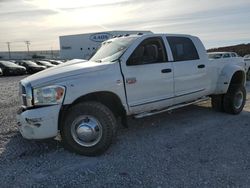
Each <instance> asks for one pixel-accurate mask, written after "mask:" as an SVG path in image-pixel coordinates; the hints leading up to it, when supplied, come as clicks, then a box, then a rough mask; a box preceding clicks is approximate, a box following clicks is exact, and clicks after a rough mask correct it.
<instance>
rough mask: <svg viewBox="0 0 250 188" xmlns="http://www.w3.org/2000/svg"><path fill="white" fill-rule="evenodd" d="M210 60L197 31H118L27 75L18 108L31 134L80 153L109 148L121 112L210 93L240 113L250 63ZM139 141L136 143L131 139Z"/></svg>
mask: <svg viewBox="0 0 250 188" xmlns="http://www.w3.org/2000/svg"><path fill="white" fill-rule="evenodd" d="M230 61H232V63H220V61H218V60H209V59H208V56H207V54H206V50H205V47H204V46H203V44H202V42H201V41H200V40H199V38H197V37H194V36H190V35H180V34H178V35H168V34H147V35H130V36H123V37H118V38H112V39H109V40H107V41H105V42H103V43H102V45H101V47H100V49H99V50H98V51H97V52H96V54H95V55H94V56H93V57H92V58H91V59H90V60H89V61H87V62H84V63H83V62H81V61H78V63H76V62H73V61H72V62H71V63H72V64H71V63H64V64H62V65H58V66H57V67H55V68H51V69H48V70H46V71H42V72H40V73H37V74H35V75H32V76H29V77H27V78H25V79H23V80H22V81H21V83H20V91H22V93H21V94H20V97H21V98H22V100H23V107H21V108H20V110H19V112H18V115H17V122H18V125H19V129H20V132H21V134H22V136H23V137H24V138H27V139H46V138H53V137H57V135H58V134H59V135H61V136H58V137H57V138H61V139H62V142H63V145H64V146H65V147H66V148H67V149H69V150H71V151H74V152H77V153H79V154H82V155H88V156H92V155H99V154H101V153H103V152H104V151H106V150H107V149H108V148H109V146H110V144H111V143H112V141H113V138H114V136H115V134H116V132H117V119H121V122H122V124H123V125H124V126H127V116H133V117H135V118H142V117H146V116H150V115H154V114H158V113H161V112H165V111H169V110H173V109H177V108H180V107H183V106H186V105H190V104H194V103H196V102H200V101H204V100H207V99H209V97H210V98H211V101H212V108H213V109H215V110H217V111H221V112H226V113H229V114H239V113H240V112H241V111H242V109H243V107H244V105H245V102H246V89H245V71H244V69H243V68H242V67H240V66H239V65H237V64H236V63H233V61H235V59H230ZM131 144H133V143H131Z"/></svg>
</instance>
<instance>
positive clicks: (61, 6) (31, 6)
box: [0, 0, 250, 51]
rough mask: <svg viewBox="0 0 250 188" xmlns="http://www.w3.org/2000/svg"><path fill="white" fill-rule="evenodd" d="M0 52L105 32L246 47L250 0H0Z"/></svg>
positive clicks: (51, 45)
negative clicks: (196, 38) (179, 36)
mask: <svg viewBox="0 0 250 188" xmlns="http://www.w3.org/2000/svg"><path fill="white" fill-rule="evenodd" d="M0 23H1V25H0V51H7V44H6V42H11V50H26V46H25V43H24V41H26V40H29V41H30V42H31V45H30V49H31V50H48V49H49V50H50V49H59V36H61V35H68V34H80V33H88V32H99V31H108V30H151V31H153V32H156V33H185V34H192V35H197V36H199V37H200V38H201V40H202V41H203V42H204V44H205V47H206V48H211V47H218V46H226V45H231V44H239V43H250V0H116V1H115V0H0Z"/></svg>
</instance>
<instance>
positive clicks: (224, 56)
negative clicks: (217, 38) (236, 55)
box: [223, 54, 231, 58]
mask: <svg viewBox="0 0 250 188" xmlns="http://www.w3.org/2000/svg"><path fill="white" fill-rule="evenodd" d="M229 57H231V56H230V54H224V55H223V58H229Z"/></svg>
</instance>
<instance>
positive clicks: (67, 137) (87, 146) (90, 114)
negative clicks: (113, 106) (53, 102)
mask: <svg viewBox="0 0 250 188" xmlns="http://www.w3.org/2000/svg"><path fill="white" fill-rule="evenodd" d="M115 133H116V119H115V117H114V115H113V113H112V112H111V111H110V110H109V108H107V107H106V106H104V105H103V104H101V103H98V102H84V103H79V104H76V105H75V106H73V107H72V108H70V109H69V111H68V113H67V115H66V119H65V122H64V125H63V127H62V130H61V135H62V141H63V144H64V146H65V147H66V148H67V149H69V150H70V151H73V152H76V153H78V154H81V155H86V156H95V155H100V154H102V153H103V152H104V151H106V150H107V149H108V147H109V146H110V144H111V143H112V140H113V137H114V136H115Z"/></svg>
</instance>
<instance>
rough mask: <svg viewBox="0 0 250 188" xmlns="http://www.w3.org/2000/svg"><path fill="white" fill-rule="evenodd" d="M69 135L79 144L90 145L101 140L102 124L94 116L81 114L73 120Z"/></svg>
mask: <svg viewBox="0 0 250 188" xmlns="http://www.w3.org/2000/svg"><path fill="white" fill-rule="evenodd" d="M71 135H72V137H73V139H74V140H75V141H76V142H77V143H78V144H79V145H81V146H84V147H91V146H94V145H96V144H97V143H98V142H99V141H100V140H101V137H102V126H101V124H100V122H99V121H98V120H97V119H96V118H95V117H93V116H89V115H83V116H80V117H78V118H77V119H76V120H75V121H73V123H72V126H71Z"/></svg>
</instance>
